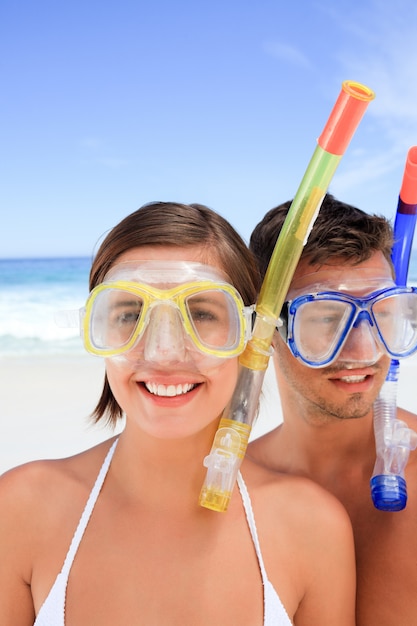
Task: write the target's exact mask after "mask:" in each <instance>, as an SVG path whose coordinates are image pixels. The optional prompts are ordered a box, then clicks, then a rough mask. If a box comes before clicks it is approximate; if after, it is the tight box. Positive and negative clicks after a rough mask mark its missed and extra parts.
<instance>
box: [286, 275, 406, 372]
mask: <svg viewBox="0 0 417 626" xmlns="http://www.w3.org/2000/svg"><path fill="white" fill-rule="evenodd" d="M277 330H278V331H279V333H280V335H281V337H282V339H283V340H284V341H285V343H286V344H287V346H288V347H289V349H290V351H291V353H292V354H293V355H294V356H295V357H296V358H297V359H299V360H301V361H302V362H303V363H305V364H306V365H308V366H309V367H315V368H316V367H317V368H318V367H325V366H327V365H329V364H331V363H332V362H334V361H335V360H336V359H337V358H338V357H339V356H340V355H341V352H342V351H343V356H341V359H342V360H343V361H344V362H345V361H349V360H352V361H354V362H355V363H358V362H362V360H363V362H366V363H373V362H376V361H377V360H378V359H379V358H380V356H381V355H382V354H383V353H385V354H387V355H388V356H390V357H391V358H400V357H406V356H410V355H411V354H413V353H414V352H416V350H417V288H413V287H409V288H407V287H396V286H391V287H386V288H384V289H379V290H377V291H373V292H372V293H369V294H367V295H365V296H364V297H355V296H353V295H351V294H348V293H343V292H340V291H317V292H315V293H307V294H303V295H300V296H298V297H296V298H295V299H294V300H289V301H287V302H285V303H284V306H283V308H282V311H281V315H280V317H279V321H278V325H277ZM355 333H356V337H357V340H358V341H361V342H362V345H363V346H365V345H366V346H367V348H366V355H364V356H365V358H364V359H362V358H359V359H358V355H357V353H356V354H355V358H354V359H353V358H352V359H351V358H349V354H348V352H349V350H348V347H349V342H351V341H353V336H354V335H355Z"/></svg>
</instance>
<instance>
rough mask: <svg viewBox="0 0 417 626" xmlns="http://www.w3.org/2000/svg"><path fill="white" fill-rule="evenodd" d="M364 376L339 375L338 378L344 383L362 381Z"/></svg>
mask: <svg viewBox="0 0 417 626" xmlns="http://www.w3.org/2000/svg"><path fill="white" fill-rule="evenodd" d="M365 378H366V376H341V378H340V380H343V382H344V383H362V382H363V381H364V380H365Z"/></svg>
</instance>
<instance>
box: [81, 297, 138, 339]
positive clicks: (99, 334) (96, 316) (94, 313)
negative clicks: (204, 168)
mask: <svg viewBox="0 0 417 626" xmlns="http://www.w3.org/2000/svg"><path fill="white" fill-rule="evenodd" d="M94 296H95V297H94V299H93V302H92V306H91V311H90V326H89V331H90V332H89V334H90V341H91V344H92V345H93V347H94V348H95V349H97V350H114V349H118V348H122V347H123V346H126V345H127V344H128V343H129V341H130V340H131V339H132V337H133V335H134V333H135V331H136V329H137V326H138V323H139V322H140V320H141V318H142V313H143V308H144V306H143V305H144V301H143V298H141V297H140V296H139V295H137V294H133V293H130V292H129V291H124V290H121V289H111V288H110V289H109V288H107V289H104V290H102V291H99V292H97V293H96V294H94Z"/></svg>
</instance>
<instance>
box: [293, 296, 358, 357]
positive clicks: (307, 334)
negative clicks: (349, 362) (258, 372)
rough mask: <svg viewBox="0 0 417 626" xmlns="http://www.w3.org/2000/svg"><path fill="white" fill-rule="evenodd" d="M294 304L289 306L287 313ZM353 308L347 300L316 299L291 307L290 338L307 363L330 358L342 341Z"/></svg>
mask: <svg viewBox="0 0 417 626" xmlns="http://www.w3.org/2000/svg"><path fill="white" fill-rule="evenodd" d="M293 307H294V303H293V304H292V305H291V308H290V313H291V312H292V309H293ZM353 312H354V309H353V306H352V305H351V304H350V303H349V302H342V301H337V300H326V299H317V300H310V301H307V302H304V303H303V304H301V305H299V306H295V307H294V318H293V341H294V342H295V345H296V347H297V351H298V353H299V354H300V356H301V358H302V359H303V360H304V361H305V362H306V363H309V364H312V365H320V364H325V363H328V362H329V361H331V360H332V359H333V357H334V355H335V354H336V352H337V351H338V349H339V347H340V345H341V343H342V342H343V340H344V338H345V335H346V329H347V328H348V326H349V324H350V321H351V318H352V315H353Z"/></svg>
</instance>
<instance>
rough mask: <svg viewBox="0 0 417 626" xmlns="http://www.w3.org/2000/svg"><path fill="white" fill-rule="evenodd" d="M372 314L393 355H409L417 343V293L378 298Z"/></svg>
mask: <svg viewBox="0 0 417 626" xmlns="http://www.w3.org/2000/svg"><path fill="white" fill-rule="evenodd" d="M372 314H373V317H374V319H375V322H376V325H377V327H378V330H379V333H380V335H381V337H382V340H383V342H384V344H385V346H386V348H387V350H388V351H389V353H390V354H391V355H392V356H402V355H407V354H409V353H410V351H413V350H414V348H415V347H416V345H417V293H414V292H411V293H399V294H394V295H392V296H389V297H387V298H382V299H380V300H377V301H376V302H375V303H374V304H373V305H372Z"/></svg>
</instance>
